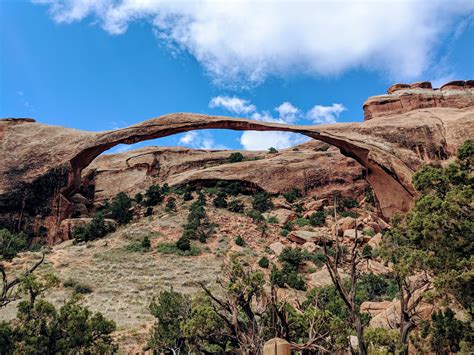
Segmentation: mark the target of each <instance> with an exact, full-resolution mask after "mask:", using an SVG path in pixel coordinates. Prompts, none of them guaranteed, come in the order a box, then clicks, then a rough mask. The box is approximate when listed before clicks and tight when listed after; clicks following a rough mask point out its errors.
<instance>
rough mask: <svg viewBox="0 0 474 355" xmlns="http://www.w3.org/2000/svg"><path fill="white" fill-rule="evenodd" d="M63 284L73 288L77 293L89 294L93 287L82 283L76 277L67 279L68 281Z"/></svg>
mask: <svg viewBox="0 0 474 355" xmlns="http://www.w3.org/2000/svg"><path fill="white" fill-rule="evenodd" d="M63 286H64V287H65V288H72V289H73V291H74V292H75V293H78V294H88V293H92V291H93V290H92V287H90V286H89V285H86V284H83V283H80V282H78V281H76V280H74V279H67V280H66V281H64V282H63Z"/></svg>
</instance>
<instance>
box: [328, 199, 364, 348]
mask: <svg viewBox="0 0 474 355" xmlns="http://www.w3.org/2000/svg"><path fill="white" fill-rule="evenodd" d="M334 221H335V241H336V243H335V244H336V251H335V255H334V256H331V255H329V252H328V249H327V246H326V245H325V246H324V252H325V254H326V267H327V269H328V271H329V275H330V276H331V280H332V282H333V284H334V286H335V287H336V290H337V292H338V293H339V295H340V296H341V298H342V300H343V301H344V303H345V305H346V307H347V308H348V310H349V314H350V320H351V323H352V326H353V327H354V329H355V331H356V334H357V340H358V343H359V352H360V354H361V355H366V354H367V344H366V342H365V340H364V325H363V324H362V320H361V315H360V309H359V306H358V305H357V304H356V300H355V298H356V289H357V279H358V276H359V272H358V270H357V265H358V264H359V263H360V262H361V261H362V260H363V259H362V256H361V253H360V250H359V246H360V242H361V240H359V238H358V233H357V220H356V221H355V239H354V245H353V246H352V249H351V254H350V285H349V288H347V287H346V285H345V284H344V281H343V280H342V278H341V276H340V274H339V263H340V259H341V255H340V254H341V251H340V247H339V236H338V228H337V227H338V226H337V201H336V198H335V199H334Z"/></svg>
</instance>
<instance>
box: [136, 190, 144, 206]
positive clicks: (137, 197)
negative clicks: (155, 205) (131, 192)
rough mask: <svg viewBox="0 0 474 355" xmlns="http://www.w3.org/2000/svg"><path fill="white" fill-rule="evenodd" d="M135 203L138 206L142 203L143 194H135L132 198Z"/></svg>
mask: <svg viewBox="0 0 474 355" xmlns="http://www.w3.org/2000/svg"><path fill="white" fill-rule="evenodd" d="M134 200H135V202H136V203H138V204H140V203H142V201H143V194H142V193H141V192H139V193H137V194H136V195H135V197H134Z"/></svg>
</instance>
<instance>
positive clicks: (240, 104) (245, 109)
mask: <svg viewBox="0 0 474 355" xmlns="http://www.w3.org/2000/svg"><path fill="white" fill-rule="evenodd" d="M209 107H211V108H216V107H221V108H224V109H226V110H228V111H230V112H232V113H235V114H237V115H241V114H249V113H251V112H254V111H255V105H252V104H250V102H249V101H248V100H244V99H241V98H238V97H236V96H232V97H230V96H216V97H213V98H212V99H211V101H210V102H209Z"/></svg>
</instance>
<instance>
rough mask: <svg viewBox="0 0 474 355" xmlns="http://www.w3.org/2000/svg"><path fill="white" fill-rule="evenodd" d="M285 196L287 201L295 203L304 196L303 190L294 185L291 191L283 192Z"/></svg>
mask: <svg viewBox="0 0 474 355" xmlns="http://www.w3.org/2000/svg"><path fill="white" fill-rule="evenodd" d="M283 197H284V198H285V199H286V201H288V202H289V203H293V202H295V201H296V200H297V199H299V198H301V197H303V194H302V193H301V190H300V189H298V188H296V187H292V188H291V190H290V191H288V192H287V193H285V194H283Z"/></svg>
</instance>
